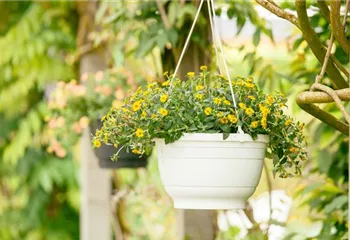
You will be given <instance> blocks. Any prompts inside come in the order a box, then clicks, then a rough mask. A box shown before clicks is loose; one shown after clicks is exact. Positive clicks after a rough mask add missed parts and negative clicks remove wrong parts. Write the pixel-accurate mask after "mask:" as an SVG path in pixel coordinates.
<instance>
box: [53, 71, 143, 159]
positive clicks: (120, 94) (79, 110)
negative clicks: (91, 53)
mask: <svg viewBox="0 0 350 240" xmlns="http://www.w3.org/2000/svg"><path fill="white" fill-rule="evenodd" d="M143 82H144V78H143V76H142V75H138V76H136V77H135V76H134V74H133V73H132V72H130V71H127V70H126V69H124V68H118V69H116V68H112V69H108V70H105V71H98V72H96V73H95V74H83V75H82V77H81V79H80V83H77V81H76V80H72V81H70V82H69V83H65V82H58V83H57V84H56V86H55V90H54V91H53V92H52V94H51V95H50V98H49V102H48V107H49V109H50V111H51V113H50V118H49V119H47V120H48V127H49V131H48V133H49V134H48V136H49V147H48V151H49V152H54V153H55V154H56V155H57V156H59V157H65V156H66V151H67V150H69V149H70V148H71V146H72V145H74V144H76V143H77V142H78V140H79V138H80V137H81V134H82V131H83V129H84V128H86V127H88V126H89V122H93V121H98V120H99V119H100V118H101V117H102V116H103V113H105V112H107V111H108V110H109V109H110V108H111V106H114V107H118V106H120V105H122V103H123V102H122V101H123V100H124V98H125V97H127V96H129V95H130V93H131V92H132V90H136V89H137V87H138V86H140V84H142V83H143Z"/></svg>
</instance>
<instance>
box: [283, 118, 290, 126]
mask: <svg viewBox="0 0 350 240" xmlns="http://www.w3.org/2000/svg"><path fill="white" fill-rule="evenodd" d="M291 123H292V120H290V119H288V120H287V121H286V122H285V124H284V125H286V126H289V125H290V124H291Z"/></svg>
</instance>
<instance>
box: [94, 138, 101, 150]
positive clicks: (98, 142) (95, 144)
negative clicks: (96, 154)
mask: <svg viewBox="0 0 350 240" xmlns="http://www.w3.org/2000/svg"><path fill="white" fill-rule="evenodd" d="M94 146H95V147H96V148H99V147H101V142H100V141H99V140H98V139H95V140H94Z"/></svg>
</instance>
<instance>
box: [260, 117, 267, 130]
mask: <svg viewBox="0 0 350 240" xmlns="http://www.w3.org/2000/svg"><path fill="white" fill-rule="evenodd" d="M261 126H262V127H263V128H264V129H266V128H267V120H266V118H262V119H261Z"/></svg>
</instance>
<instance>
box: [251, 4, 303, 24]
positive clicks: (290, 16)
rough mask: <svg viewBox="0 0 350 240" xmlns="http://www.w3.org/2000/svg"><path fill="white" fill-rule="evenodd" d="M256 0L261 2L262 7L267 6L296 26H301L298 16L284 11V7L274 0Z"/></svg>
mask: <svg viewBox="0 0 350 240" xmlns="http://www.w3.org/2000/svg"><path fill="white" fill-rule="evenodd" d="M255 1H256V2H257V3H258V4H260V5H261V6H262V7H264V8H266V9H267V10H269V11H270V12H272V13H273V14H275V15H277V16H279V17H280V18H283V19H285V20H287V21H289V22H291V23H293V24H294V25H295V26H297V27H298V28H299V22H298V18H297V17H296V16H294V15H293V14H291V13H289V12H286V11H284V10H283V9H282V8H280V7H279V6H278V5H277V4H276V3H275V2H273V1H272V0H255Z"/></svg>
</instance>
